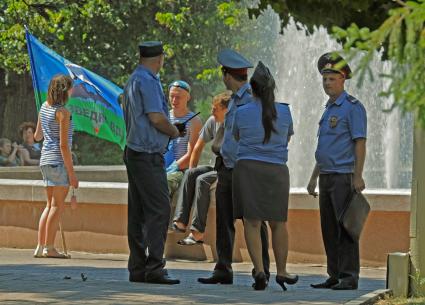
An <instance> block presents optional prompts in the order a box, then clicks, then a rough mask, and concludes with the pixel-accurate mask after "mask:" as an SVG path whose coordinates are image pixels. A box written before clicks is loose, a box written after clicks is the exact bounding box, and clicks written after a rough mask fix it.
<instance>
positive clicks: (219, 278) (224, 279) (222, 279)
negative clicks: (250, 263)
mask: <svg viewBox="0 0 425 305" xmlns="http://www.w3.org/2000/svg"><path fill="white" fill-rule="evenodd" d="M198 282H199V283H201V284H227V285H230V284H233V272H231V271H224V270H214V272H213V274H212V276H211V277H200V278H198Z"/></svg>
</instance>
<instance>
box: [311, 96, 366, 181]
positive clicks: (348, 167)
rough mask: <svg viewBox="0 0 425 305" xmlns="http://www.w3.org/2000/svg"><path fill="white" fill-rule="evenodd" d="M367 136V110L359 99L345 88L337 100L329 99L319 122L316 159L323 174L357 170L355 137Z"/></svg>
mask: <svg viewBox="0 0 425 305" xmlns="http://www.w3.org/2000/svg"><path fill="white" fill-rule="evenodd" d="M366 135H367V117H366V110H365V108H364V106H363V105H362V103H361V102H360V101H359V100H357V99H356V98H355V97H353V96H351V95H349V94H348V93H347V92H345V91H344V92H343V93H342V94H341V95H340V96H339V97H338V98H337V100H336V101H335V102H333V103H330V102H328V103H327V105H326V109H325V112H324V113H323V115H322V118H321V119H320V121H319V131H318V144H317V149H316V161H317V165H318V166H319V169H320V173H322V174H326V173H341V174H344V173H353V172H354V162H355V152H354V148H355V140H356V139H358V138H366Z"/></svg>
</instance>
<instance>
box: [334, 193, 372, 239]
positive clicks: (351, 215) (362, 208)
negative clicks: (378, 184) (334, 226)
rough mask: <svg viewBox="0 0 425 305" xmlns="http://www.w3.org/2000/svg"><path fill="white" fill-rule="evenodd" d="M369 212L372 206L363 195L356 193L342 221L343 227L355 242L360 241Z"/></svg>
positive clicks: (343, 214)
mask: <svg viewBox="0 0 425 305" xmlns="http://www.w3.org/2000/svg"><path fill="white" fill-rule="evenodd" d="M369 211H370V205H369V203H368V202H367V200H366V198H365V197H364V196H363V194H362V193H356V192H354V193H353V195H352V197H351V199H350V201H349V202H348V204H347V207H346V208H345V210H344V212H343V213H342V216H341V219H340V223H341V225H342V226H343V227H344V229H345V230H346V231H347V233H348V235H350V237H351V238H352V239H353V240H354V241H358V240H359V239H360V234H361V233H362V230H363V226H364V224H365V222H366V219H367V216H368V215H369Z"/></svg>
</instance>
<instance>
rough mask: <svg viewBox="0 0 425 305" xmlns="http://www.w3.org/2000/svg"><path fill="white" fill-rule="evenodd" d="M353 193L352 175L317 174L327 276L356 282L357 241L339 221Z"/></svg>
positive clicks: (358, 262)
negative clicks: (318, 175)
mask: <svg viewBox="0 0 425 305" xmlns="http://www.w3.org/2000/svg"><path fill="white" fill-rule="evenodd" d="M352 192H353V186H352V174H321V175H320V177H319V205H320V221H321V226H322V236H323V242H324V245H325V251H326V256H327V265H328V266H327V269H328V270H327V271H328V274H329V276H330V277H331V278H334V279H342V280H343V281H350V282H355V283H357V281H358V279H359V272H360V256H359V242H358V241H353V240H352V239H351V237H350V236H349V235H348V234H347V232H346V231H345V230H344V229H343V227H342V226H341V224H340V222H339V220H340V218H341V216H342V213H343V211H344V209H345V207H346V205H347V203H348V201H349V200H350V198H351V194H352Z"/></svg>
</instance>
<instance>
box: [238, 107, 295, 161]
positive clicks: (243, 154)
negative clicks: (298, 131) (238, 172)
mask: <svg viewBox="0 0 425 305" xmlns="http://www.w3.org/2000/svg"><path fill="white" fill-rule="evenodd" d="M275 107H276V112H277V118H276V121H274V127H275V129H276V133H274V132H272V133H271V136H270V140H269V141H268V142H267V143H264V144H263V140H264V127H263V122H262V112H263V108H262V105H261V101H259V100H257V101H255V102H252V103H249V104H247V105H245V106H242V107H239V108H238V110H237V111H236V115H235V121H234V122H233V134H234V135H235V136H238V137H239V146H238V152H237V160H240V159H249V160H257V161H263V162H268V163H277V164H286V161H288V137H289V136H292V135H293V134H294V129H293V124H292V116H291V111H290V110H289V106H288V104H280V103H275Z"/></svg>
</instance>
